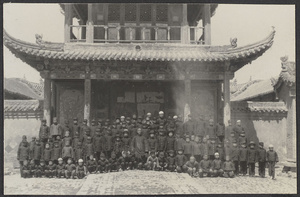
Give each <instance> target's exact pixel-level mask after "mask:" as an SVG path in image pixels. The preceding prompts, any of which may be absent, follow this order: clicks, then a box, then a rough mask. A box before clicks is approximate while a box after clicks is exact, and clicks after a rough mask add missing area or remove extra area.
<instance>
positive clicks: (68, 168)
mask: <svg viewBox="0 0 300 197" xmlns="http://www.w3.org/2000/svg"><path fill="white" fill-rule="evenodd" d="M75 169H76V166H75V164H73V163H72V159H71V158H69V159H68V163H67V164H66V165H65V177H66V179H69V178H72V179H74V176H75Z"/></svg>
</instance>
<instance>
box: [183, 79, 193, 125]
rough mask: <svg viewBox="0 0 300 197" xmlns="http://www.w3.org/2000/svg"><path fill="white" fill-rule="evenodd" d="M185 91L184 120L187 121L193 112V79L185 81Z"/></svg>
mask: <svg viewBox="0 0 300 197" xmlns="http://www.w3.org/2000/svg"><path fill="white" fill-rule="evenodd" d="M184 88H185V89H184V91H185V92H184V93H185V104H184V122H186V121H187V119H188V115H189V114H190V113H191V90H192V88H191V80H190V79H186V80H185V81H184Z"/></svg>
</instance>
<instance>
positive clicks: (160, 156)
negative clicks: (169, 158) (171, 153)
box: [155, 152, 168, 171]
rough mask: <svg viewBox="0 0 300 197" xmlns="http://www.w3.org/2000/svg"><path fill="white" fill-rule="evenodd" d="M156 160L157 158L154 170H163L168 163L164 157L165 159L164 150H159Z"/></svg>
mask: <svg viewBox="0 0 300 197" xmlns="http://www.w3.org/2000/svg"><path fill="white" fill-rule="evenodd" d="M157 160H158V163H157V164H156V167H155V170H156V171H164V170H165V169H166V167H167V165H168V164H167V162H166V159H165V154H164V152H160V153H159V154H158V158H157Z"/></svg>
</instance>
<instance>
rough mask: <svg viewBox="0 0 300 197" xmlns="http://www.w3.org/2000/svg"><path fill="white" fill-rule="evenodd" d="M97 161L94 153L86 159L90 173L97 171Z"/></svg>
mask: <svg viewBox="0 0 300 197" xmlns="http://www.w3.org/2000/svg"><path fill="white" fill-rule="evenodd" d="M97 167H98V164H97V161H96V159H95V158H94V156H93V155H89V160H87V161H86V168H87V171H88V172H89V173H90V174H95V173H96V172H97Z"/></svg>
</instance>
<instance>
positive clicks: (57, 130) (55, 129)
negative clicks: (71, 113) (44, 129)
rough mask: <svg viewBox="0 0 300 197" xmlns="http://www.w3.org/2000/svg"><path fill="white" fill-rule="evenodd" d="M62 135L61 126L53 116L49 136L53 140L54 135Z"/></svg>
mask: <svg viewBox="0 0 300 197" xmlns="http://www.w3.org/2000/svg"><path fill="white" fill-rule="evenodd" d="M58 135H60V136H61V135H62V127H61V125H60V124H58V122H57V118H56V117H54V118H53V124H52V125H51V126H50V136H51V138H52V139H53V140H55V138H56V136H58Z"/></svg>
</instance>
